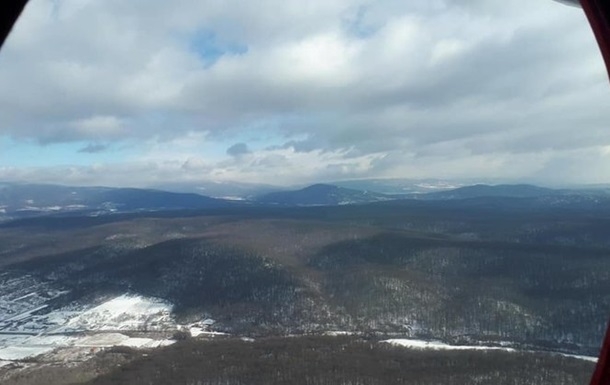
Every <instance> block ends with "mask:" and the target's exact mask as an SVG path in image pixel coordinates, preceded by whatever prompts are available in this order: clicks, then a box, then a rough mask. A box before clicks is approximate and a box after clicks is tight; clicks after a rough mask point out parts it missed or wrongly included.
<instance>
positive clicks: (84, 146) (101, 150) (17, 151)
mask: <svg viewBox="0 0 610 385" xmlns="http://www.w3.org/2000/svg"><path fill="white" fill-rule="evenodd" d="M128 152H129V148H127V147H115V146H106V145H104V144H100V143H90V142H72V143H53V144H44V145H41V144H40V143H38V142H35V141H23V140H15V139H12V138H10V137H0V166H4V167H52V166H63V165H74V166H87V165H91V164H93V163H120V162H122V161H123V160H124V159H125V158H126V156H127V155H128Z"/></svg>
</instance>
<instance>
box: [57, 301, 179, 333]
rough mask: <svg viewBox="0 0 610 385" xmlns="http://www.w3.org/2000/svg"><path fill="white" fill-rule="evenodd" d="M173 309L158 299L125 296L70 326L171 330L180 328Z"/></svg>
mask: <svg viewBox="0 0 610 385" xmlns="http://www.w3.org/2000/svg"><path fill="white" fill-rule="evenodd" d="M172 308H173V306H172V305H171V304H169V303H167V302H164V301H161V300H158V299H155V298H145V297H140V296H129V295H122V296H120V297H117V298H113V299H111V300H110V301H107V302H104V303H103V304H101V305H99V306H96V307H94V308H92V309H89V310H87V311H85V312H83V313H81V314H80V315H78V316H76V317H74V318H72V319H71V320H70V321H69V322H68V323H67V325H66V326H67V327H68V328H70V329H76V330H87V331H111V330H141V331H153V330H167V329H169V328H175V325H176V324H175V322H174V319H173V318H172V315H171V312H172Z"/></svg>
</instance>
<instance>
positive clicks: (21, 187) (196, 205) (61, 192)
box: [0, 183, 233, 219]
mask: <svg viewBox="0 0 610 385" xmlns="http://www.w3.org/2000/svg"><path fill="white" fill-rule="evenodd" d="M232 204H233V203H231V202H229V201H226V200H222V199H215V198H210V197H207V196H203V195H199V194H193V193H172V192H167V191H160V190H151V189H136V188H110V187H69V186H58V185H37V184H11V183H5V184H2V185H1V186H0V219H2V217H5V218H4V219H10V218H12V217H23V216H31V215H41V214H46V213H61V212H77V211H78V212H82V211H89V212H91V211H103V212H115V211H121V212H126V211H138V210H170V209H206V208H219V207H228V206H230V205H232Z"/></svg>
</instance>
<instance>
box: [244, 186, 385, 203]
mask: <svg viewBox="0 0 610 385" xmlns="http://www.w3.org/2000/svg"><path fill="white" fill-rule="evenodd" d="M391 199H394V198H393V197H391V196H389V195H385V194H379V193H374V192H369V191H361V190H354V189H349V188H344V187H338V186H334V185H330V184H314V185H311V186H309V187H305V188H303V189H300V190H294V191H278V192H273V193H269V194H265V195H263V196H260V197H258V198H257V199H256V202H258V203H265V204H275V205H288V206H335V205H346V204H358V203H371V202H380V201H386V200H391Z"/></svg>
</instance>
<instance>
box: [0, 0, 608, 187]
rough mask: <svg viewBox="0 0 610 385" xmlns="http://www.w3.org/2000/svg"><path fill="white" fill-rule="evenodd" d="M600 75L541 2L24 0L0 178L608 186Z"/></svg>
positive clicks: (566, 24) (584, 45)
mask: <svg viewBox="0 0 610 385" xmlns="http://www.w3.org/2000/svg"><path fill="white" fill-rule="evenodd" d="M609 105H610V87H609V86H608V79H607V76H606V72H605V69H604V67H603V62H602V59H601V56H600V53H599V49H598V48H597V45H596V43H595V39H594V37H593V34H592V33H591V31H590V28H589V26H588V24H587V22H586V20H585V17H584V15H583V13H582V12H581V11H580V10H578V9H575V8H571V7H566V6H562V5H561V4H558V3H555V2H553V1H550V0H541V1H536V2H529V1H525V0H512V1H503V2H489V1H478V0H477V1H467V0H438V1H429V0H416V1H411V2H408V3H407V2H402V1H398V0H380V1H371V0H338V1H333V2H328V1H321V0H313V1H309V2H300V1H293V0H286V1H279V0H266V1H264V2H256V3H254V2H251V3H250V2H249V3H246V4H243V2H239V3H236V2H232V1H222V2H221V1H195V0H179V1H172V2H164V1H160V0H146V1H145V0H136V1H130V2H123V1H119V0H107V1H102V0H87V1H82V0H61V1H55V0H32V1H31V2H30V4H29V5H28V6H27V8H26V10H25V12H24V14H23V15H22V18H21V19H20V20H19V21H18V23H17V25H16V27H15V29H14V31H13V33H12V35H11V36H10V37H9V39H8V41H7V43H6V45H5V47H4V48H3V49H2V51H1V52H0V180H1V181H21V182H31V183H60V184H68V185H106V186H131V187H146V186H154V185H158V184H161V183H196V182H198V181H209V180H217V181H239V182H248V183H265V184H272V185H283V186H289V185H305V184H308V183H315V182H332V181H337V180H347V179H363V178H411V179H425V178H432V179H446V180H500V181H507V182H508V181H514V182H528V183H536V184H541V185H565V184H585V183H608V182H610V124H609V123H608V122H610V108H608V107H610V106H609Z"/></svg>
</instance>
